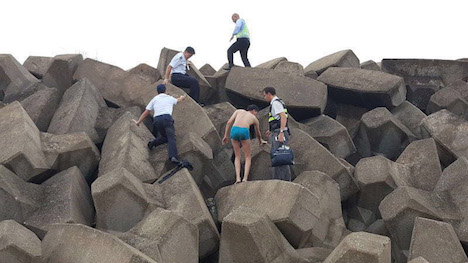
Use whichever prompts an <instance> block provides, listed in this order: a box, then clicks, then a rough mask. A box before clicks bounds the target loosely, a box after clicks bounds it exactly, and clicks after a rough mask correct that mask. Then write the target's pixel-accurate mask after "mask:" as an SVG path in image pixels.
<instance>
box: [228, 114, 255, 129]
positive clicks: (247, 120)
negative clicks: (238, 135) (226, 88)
mask: <svg viewBox="0 0 468 263" xmlns="http://www.w3.org/2000/svg"><path fill="white" fill-rule="evenodd" d="M234 114H235V120H234V124H233V126H236V127H241V128H249V127H250V126H251V125H254V124H255V123H258V119H257V117H255V116H254V115H253V114H251V113H250V112H248V111H246V110H237V111H236V112H235V113H234Z"/></svg>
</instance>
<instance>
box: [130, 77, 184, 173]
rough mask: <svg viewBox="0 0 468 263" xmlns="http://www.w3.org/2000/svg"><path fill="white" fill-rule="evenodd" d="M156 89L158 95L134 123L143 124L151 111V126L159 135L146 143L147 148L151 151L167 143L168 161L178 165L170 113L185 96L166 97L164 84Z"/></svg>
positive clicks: (172, 120)
mask: <svg viewBox="0 0 468 263" xmlns="http://www.w3.org/2000/svg"><path fill="white" fill-rule="evenodd" d="M156 89H157V91H158V95H157V96H155V97H154V98H153V99H152V100H151V101H150V103H148V106H146V110H145V111H144V112H143V113H142V114H141V116H140V118H139V119H138V121H135V123H136V125H137V126H139V125H140V123H141V122H143V121H144V120H145V118H146V117H147V116H148V115H149V114H150V111H152V112H153V116H154V122H153V125H154V127H155V128H156V129H157V130H158V134H159V135H158V137H157V138H156V139H154V140H152V141H150V142H148V148H149V149H150V150H151V149H152V148H153V147H156V146H159V145H161V144H164V143H167V146H168V150H169V160H170V161H171V162H172V163H176V164H177V163H179V160H178V159H177V145H176V138H175V128H174V119H173V118H172V111H173V109H174V105H176V104H177V103H178V102H181V101H183V100H184V99H185V96H180V97H179V98H177V99H176V98H174V97H172V96H170V95H168V94H167V92H166V85H164V84H159V85H158V86H157V88H156Z"/></svg>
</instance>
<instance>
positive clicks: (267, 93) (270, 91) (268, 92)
mask: <svg viewBox="0 0 468 263" xmlns="http://www.w3.org/2000/svg"><path fill="white" fill-rule="evenodd" d="M275 96H276V90H275V88H273V87H266V88H264V89H263V98H265V100H266V101H268V102H270V101H272V100H273V98H274V97H275Z"/></svg>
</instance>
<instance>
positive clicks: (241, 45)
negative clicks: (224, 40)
mask: <svg viewBox="0 0 468 263" xmlns="http://www.w3.org/2000/svg"><path fill="white" fill-rule="evenodd" d="M249 47H250V40H249V39H248V38H238V39H237V41H236V42H235V43H234V44H232V46H231V47H230V48H229V49H228V51H227V54H228V61H229V67H232V66H234V53H236V52H237V51H240V55H241V58H242V62H243V63H244V66H246V67H250V62H249V59H248V58H247V53H248V52H249Z"/></svg>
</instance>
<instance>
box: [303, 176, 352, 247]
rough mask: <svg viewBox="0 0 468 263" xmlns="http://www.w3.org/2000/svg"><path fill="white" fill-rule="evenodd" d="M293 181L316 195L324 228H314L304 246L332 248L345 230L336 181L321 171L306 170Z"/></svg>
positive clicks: (320, 219)
mask: <svg viewBox="0 0 468 263" xmlns="http://www.w3.org/2000/svg"><path fill="white" fill-rule="evenodd" d="M294 183H297V184H300V185H302V186H304V187H305V188H307V189H309V191H310V192H312V193H313V194H314V195H315V196H317V197H318V199H319V200H320V201H319V207H320V210H321V211H322V214H321V216H320V218H319V221H320V224H322V225H323V226H325V227H324V228H315V229H314V233H313V234H312V235H311V236H310V238H309V240H308V242H307V244H306V245H305V246H308V245H311V246H314V247H316V246H324V247H330V248H334V247H336V246H337V245H338V243H339V242H340V241H341V239H342V238H343V236H344V232H345V230H346V227H345V224H344V219H343V214H342V211H341V196H340V188H339V185H338V183H337V182H335V180H333V179H332V178H330V177H329V176H328V175H326V174H325V173H323V172H319V171H308V172H303V173H301V174H300V175H299V176H298V177H296V179H294Z"/></svg>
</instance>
